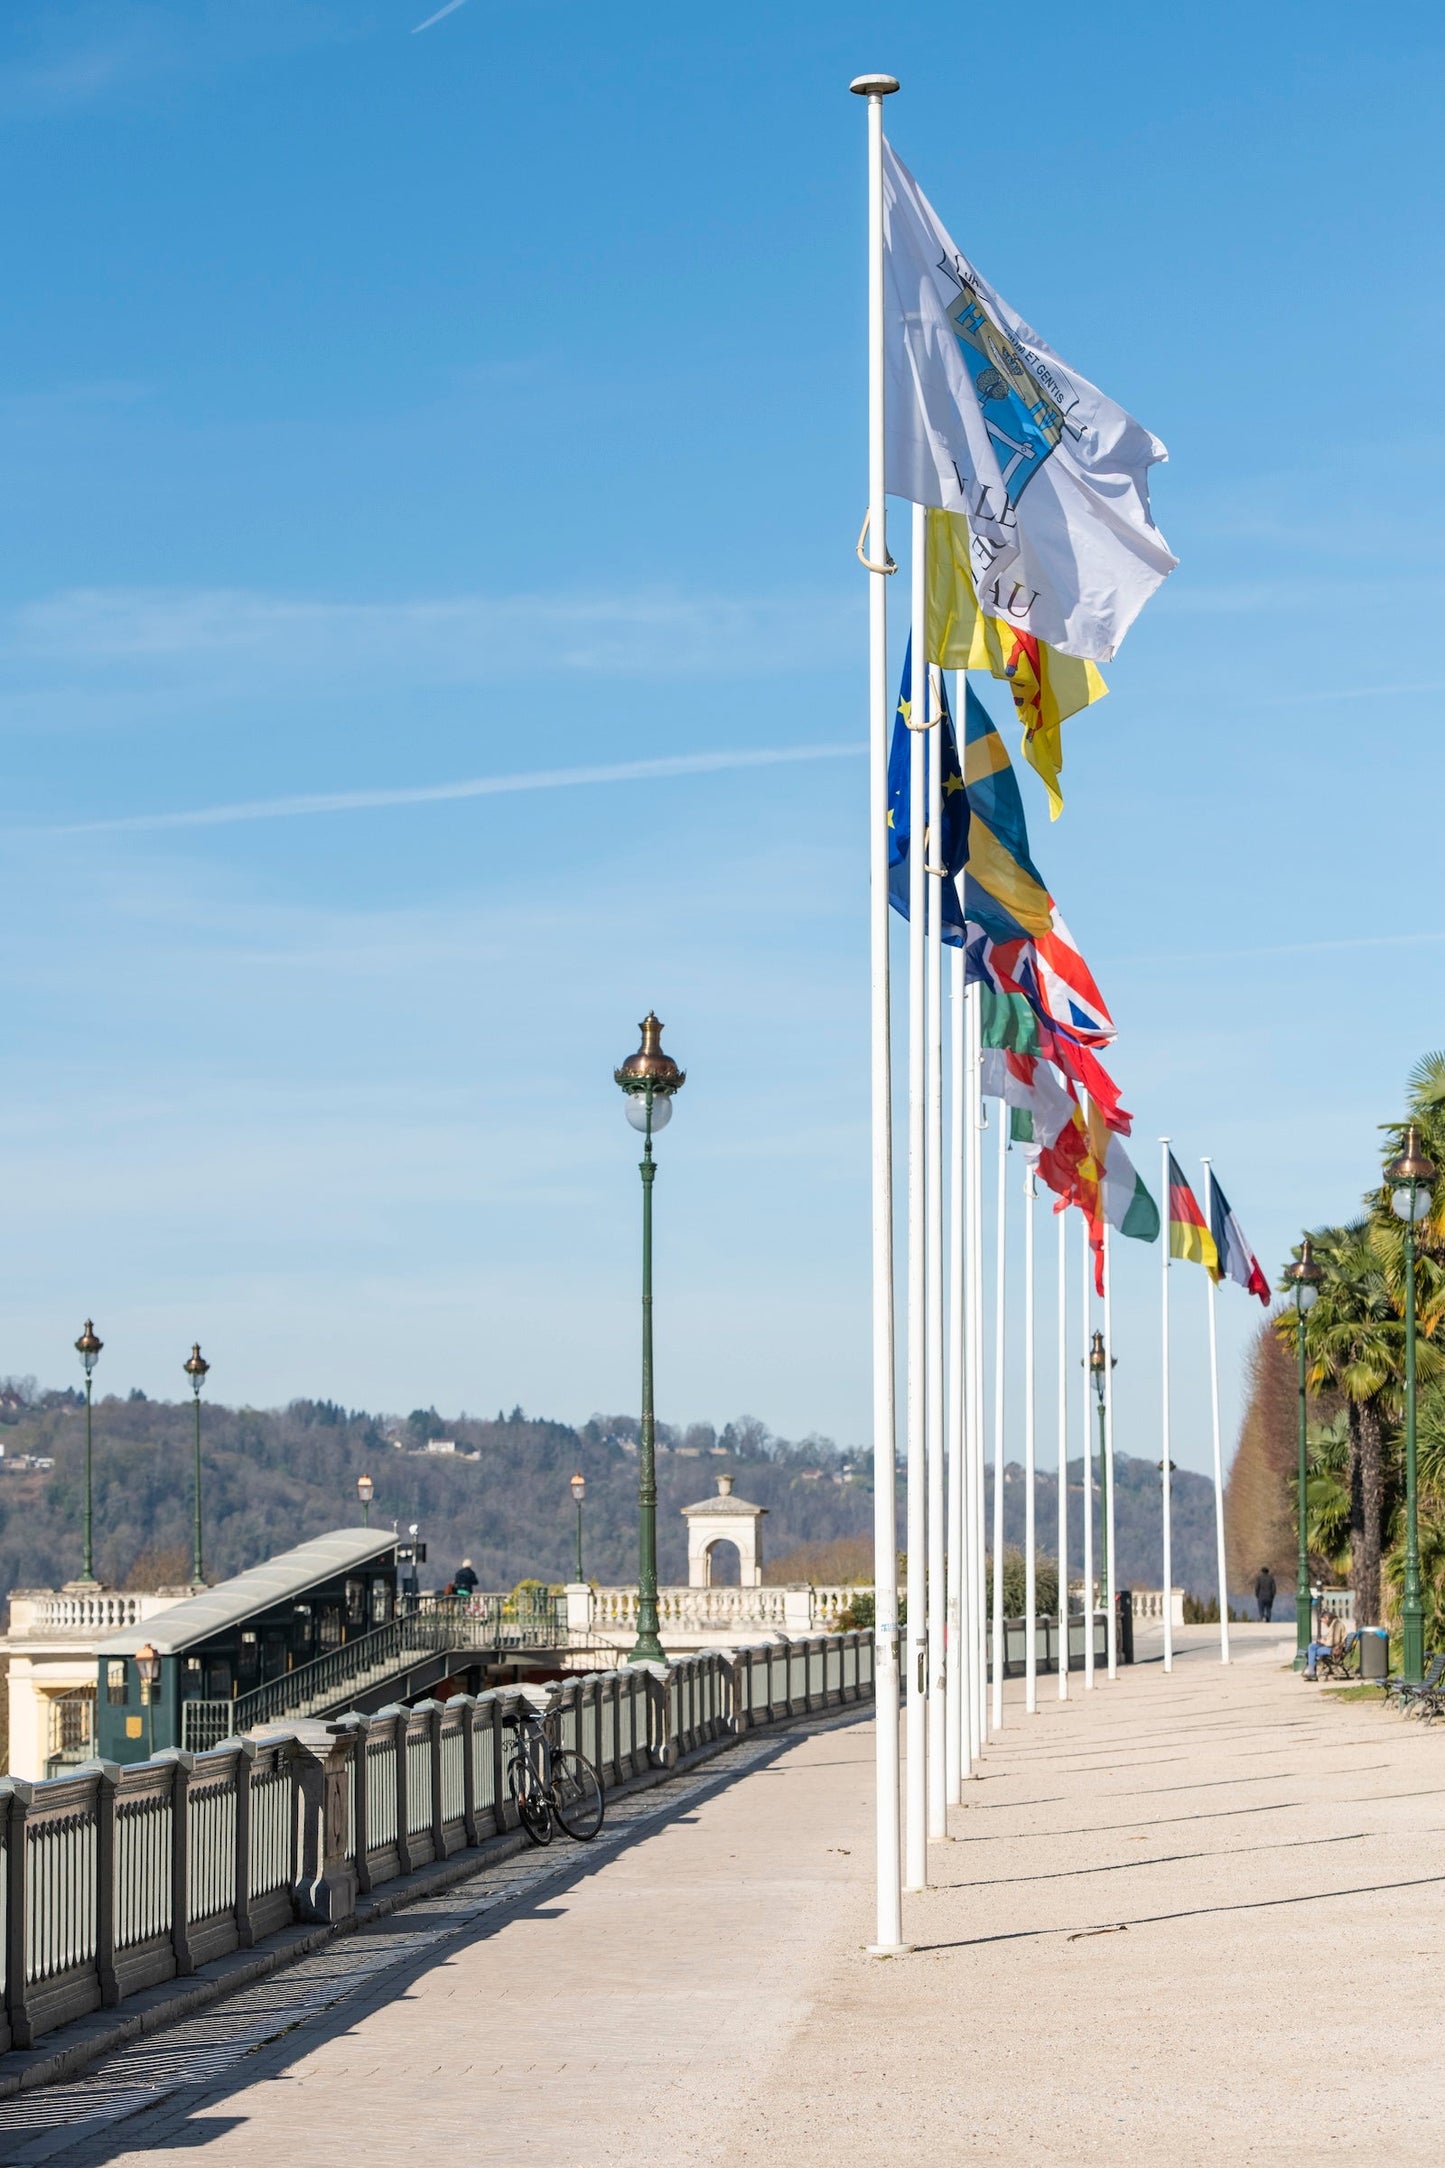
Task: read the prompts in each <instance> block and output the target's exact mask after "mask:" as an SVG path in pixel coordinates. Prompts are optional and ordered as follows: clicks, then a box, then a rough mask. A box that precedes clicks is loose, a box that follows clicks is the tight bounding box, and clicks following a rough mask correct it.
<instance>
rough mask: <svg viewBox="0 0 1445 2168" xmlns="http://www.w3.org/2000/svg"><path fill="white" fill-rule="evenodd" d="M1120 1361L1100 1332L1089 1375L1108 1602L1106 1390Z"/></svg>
mask: <svg viewBox="0 0 1445 2168" xmlns="http://www.w3.org/2000/svg"><path fill="white" fill-rule="evenodd" d="M1118 1359H1119V1358H1118V1357H1117V1356H1115V1357H1114V1358H1113V1361H1112V1362H1111V1360H1110V1358H1109V1357H1108V1355H1106V1354H1105V1352H1104V1335H1103V1334H1102V1333H1101V1332H1096V1333H1095V1334H1094V1336H1093V1340H1092V1342H1091V1344H1090V1347H1089V1375H1090V1377H1091V1378H1092V1379H1093V1381H1094V1399H1095V1402H1096V1403H1097V1405H1098V1410H1099V1511H1100V1516H1101V1526H1100V1530H1099V1561H1100V1566H1099V1582H1100V1586H1101V1587H1102V1588H1103V1589H1104V1591H1105V1596H1106V1599H1107V1594H1108V1587H1109V1455H1108V1450H1107V1448H1106V1446H1105V1442H1104V1440H1105V1435H1106V1416H1105V1397H1106V1395H1105V1388H1106V1386H1107V1383H1108V1376H1109V1372H1110V1370H1111V1369H1112V1368H1113V1366H1114V1363H1116V1362H1117V1361H1118ZM1168 1600H1169V1599H1168V1597H1167V1596H1166V1597H1165V1602H1166V1603H1167V1602H1168ZM1104 1607H1105V1609H1106V1610H1107V1609H1108V1603H1107V1600H1106V1602H1105V1606H1104Z"/></svg>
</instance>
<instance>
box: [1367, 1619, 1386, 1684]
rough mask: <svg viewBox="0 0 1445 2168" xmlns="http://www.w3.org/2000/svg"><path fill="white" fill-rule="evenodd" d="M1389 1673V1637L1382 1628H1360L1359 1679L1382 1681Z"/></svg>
mask: <svg viewBox="0 0 1445 2168" xmlns="http://www.w3.org/2000/svg"><path fill="white" fill-rule="evenodd" d="M1389 1673H1390V1636H1389V1635H1388V1634H1387V1633H1386V1631H1385V1629H1384V1627H1383V1626H1362V1627H1361V1628H1360V1677H1361V1678H1362V1679H1384V1678H1388V1677H1389Z"/></svg>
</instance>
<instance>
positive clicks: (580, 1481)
mask: <svg viewBox="0 0 1445 2168" xmlns="http://www.w3.org/2000/svg"><path fill="white" fill-rule="evenodd" d="M570 1489H571V1492H572V1496H573V1497H574V1498H575V1499H576V1501H577V1579H578V1580H579V1582H580V1581H581V1580H582V1578H583V1574H582V1501H583V1499H584V1498H585V1497H586V1496H587V1478H586V1476H585V1475H574V1476H573V1478H572V1482H571V1485H570Z"/></svg>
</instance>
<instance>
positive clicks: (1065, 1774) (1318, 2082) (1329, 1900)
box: [0, 1628, 1445, 2168]
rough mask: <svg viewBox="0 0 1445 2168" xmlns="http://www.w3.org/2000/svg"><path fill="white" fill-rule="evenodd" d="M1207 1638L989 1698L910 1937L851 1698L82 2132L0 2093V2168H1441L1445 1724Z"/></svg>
mask: <svg viewBox="0 0 1445 2168" xmlns="http://www.w3.org/2000/svg"><path fill="white" fill-rule="evenodd" d="M1216 1648H1217V1638H1216V1637H1214V1636H1213V1635H1211V1633H1210V1631H1209V1630H1208V1629H1197V1630H1196V1629H1186V1630H1185V1632H1184V1633H1183V1635H1182V1636H1181V1637H1180V1659H1179V1663H1178V1666H1177V1668H1176V1670H1175V1672H1174V1673H1173V1675H1172V1676H1170V1677H1166V1676H1165V1674H1164V1672H1163V1670H1162V1667H1161V1666H1160V1665H1159V1663H1158V1662H1157V1661H1155V1662H1149V1661H1144V1662H1141V1663H1140V1664H1138V1665H1137V1666H1136V1667H1135V1668H1134V1669H1133V1670H1132V1671H1126V1672H1125V1673H1124V1674H1123V1675H1122V1676H1121V1677H1120V1679H1119V1680H1118V1681H1117V1682H1116V1683H1115V1684H1113V1685H1110V1684H1108V1683H1107V1682H1105V1681H1102V1680H1101V1682H1100V1684H1099V1686H1098V1688H1097V1689H1096V1691H1095V1692H1094V1693H1093V1694H1092V1695H1090V1696H1087V1697H1085V1696H1084V1694H1083V1693H1082V1690H1081V1681H1079V1680H1078V1679H1077V1678H1075V1680H1074V1681H1073V1682H1072V1684H1073V1688H1074V1694H1073V1698H1072V1699H1071V1700H1070V1702H1069V1703H1067V1704H1066V1705H1061V1704H1060V1703H1059V1702H1058V1700H1057V1698H1056V1689H1055V1682H1054V1681H1052V1680H1046V1681H1042V1682H1041V1709H1040V1713H1039V1715H1038V1716H1037V1717H1036V1718H1033V1719H1027V1718H1025V1716H1024V1715H1023V1712H1022V1708H1021V1706H1020V1704H1019V1700H1018V1696H1017V1694H1016V1693H1015V1691H1014V1690H1013V1689H1011V1690H1010V1698H1009V1706H1008V1711H1007V1722H1006V1726H1005V1730H1004V1732H1003V1734H1002V1735H1001V1737H1000V1738H999V1739H998V1740H997V1741H996V1742H995V1744H994V1745H993V1746H991V1747H990V1749H989V1751H988V1755H987V1759H986V1763H985V1765H984V1772H983V1774H982V1776H981V1777H980V1778H979V1780H978V1781H976V1782H975V1783H973V1784H971V1785H970V1786H969V1802H968V1804H967V1805H966V1806H965V1807H963V1808H962V1809H960V1810H958V1811H956V1812H955V1814H954V1816H953V1838H952V1841H951V1842H950V1843H948V1844H947V1845H941V1846H937V1847H935V1848H934V1852H933V1855H932V1857H933V1867H934V1872H935V1874H936V1876H937V1882H938V1886H937V1887H935V1888H933V1889H931V1890H929V1891H927V1892H924V1893H921V1894H919V1895H916V1896H912V1897H910V1898H909V1899H908V1900H907V1909H906V1924H907V1931H908V1932H909V1933H910V1935H912V1936H913V1937H914V1939H915V1941H916V1943H917V1949H916V1951H915V1954H913V1955H912V1956H910V1957H907V1958H904V1959H898V1960H894V1961H891V1962H888V1963H879V1962H878V1961H876V1960H874V1959H870V1958H869V1957H867V1956H866V1954H865V1952H864V1947H863V1945H864V1944H865V1943H866V1942H867V1940H868V1939H869V1936H870V1934H871V1929H872V1886H871V1878H872V1861H871V1837H872V1805H871V1787H872V1741H871V1735H870V1723H871V1719H868V1718H864V1719H862V1720H858V1719H854V1718H853V1717H852V1716H851V1714H840V1715H839V1716H837V1717H833V1718H829V1719H821V1720H817V1721H815V1722H813V1723H811V1724H808V1725H800V1726H799V1727H798V1729H797V1731H796V1732H794V1733H793V1734H791V1735H788V1736H786V1737H783V1738H781V1739H780V1738H778V1737H776V1736H774V1737H770V1738H768V1739H766V1740H763V1739H758V1740H754V1741H747V1742H744V1744H743V1745H742V1746H741V1747H740V1748H739V1749H738V1750H737V1752H736V1756H735V1757H734V1756H729V1757H726V1758H725V1760H724V1762H723V1763H722V1764H718V1763H714V1764H711V1765H709V1766H708V1767H707V1768H705V1769H702V1770H699V1771H697V1772H695V1773H694V1774H693V1775H692V1776H691V1777H687V1778H684V1779H681V1780H678V1782H679V1785H680V1786H682V1787H684V1788H685V1789H684V1790H679V1791H674V1788H673V1787H671V1786H669V1787H666V1788H665V1790H666V1791H667V1792H668V1793H670V1794H671V1795H672V1796H671V1797H670V1798H667V1799H664V1797H663V1795H662V1794H659V1793H657V1792H653V1793H648V1794H643V1795H639V1796H638V1797H636V1798H635V1799H633V1800H631V1801H628V1802H623V1803H621V1806H622V1808H623V1810H625V1817H626V1820H625V1821H624V1819H623V1816H622V1815H621V1814H620V1815H619V1820H618V1823H617V1825H616V1827H615V1829H614V1832H613V1834H612V1836H611V1838H610V1839H609V1849H608V1850H607V1851H606V1853H605V1854H603V1855H601V1856H600V1857H599V1856H598V1854H597V1853H596V1851H595V1849H594V1850H592V1851H584V1850H581V1849H578V1848H572V1847H569V1848H568V1850H567V1852H566V1853H565V1854H564V1853H562V1852H561V1851H560V1850H558V1851H556V1852H554V1853H552V1854H548V1855H533V1856H529V1857H526V1858H524V1859H522V1860H520V1861H516V1862H510V1863H507V1865H506V1866H504V1867H501V1868H498V1869H495V1870H492V1871H491V1872H490V1873H489V1874H488V1875H486V1876H483V1877H478V1878H477V1881H476V1882H475V1883H468V1884H466V1885H463V1886H462V1887H460V1888H458V1889H455V1890H452V1891H450V1892H447V1893H444V1894H443V1895H442V1896H439V1897H438V1898H436V1899H435V1900H433V1902H432V1907H431V1910H432V1915H433V1916H432V1917H431V1918H430V1919H428V1918H427V1917H426V1916H425V1915H426V1908H423V1907H415V1908H412V1909H411V1910H409V1911H407V1912H404V1913H401V1914H398V1915H396V1916H395V1918H393V1919H392V1920H391V1921H390V1922H385V1923H379V1924H378V1927H377V1928H376V1929H373V1930H368V1931H367V1932H366V1933H363V1934H361V1935H358V1936H356V1937H354V1938H349V1939H348V1941H347V1942H346V1943H343V1944H336V1945H332V1946H331V1948H330V1949H329V1950H328V1951H326V1952H323V1953H319V1956H320V1958H321V1959H324V1960H325V1962H326V1964H328V1965H329V1966H330V1967H331V1968H332V1973H331V1977H330V1979H329V1980H327V1979H325V1978H323V1977H322V1975H321V1974H320V1973H318V1974H317V1976H316V1977H315V1978H313V1979H311V1980H309V1981H308V1982H303V1986H304V1987H305V1989H306V1992H305V1994H303V1995H302V1997H301V1998H300V1999H299V2001H298V2002H297V2003H296V2004H295V2005H294V2006H293V2008H292V2010H291V2014H290V2015H289V2016H281V2015H279V2014H278V2012H277V2011H276V2010H272V2011H271V2014H270V2016H269V2018H266V2019H265V2020H264V2022H263V2021H262V2019H261V2018H259V2017H258V2016H257V2015H256V2013H255V2012H251V2011H248V2010H246V2009H242V2008H240V2007H238V2005H239V2004H240V2003H241V2001H242V1998H237V2003H236V2004H231V2005H227V2006H226V2008H225V2009H224V2010H220V2011H217V2012H213V2013H211V2014H209V2016H208V2017H207V2018H206V2019H205V2020H202V2021H198V2024H200V2025H202V2026H204V2027H207V2028H209V2030H208V2031H207V2032H206V2034H205V2037H204V2038H201V2037H199V2035H198V2037H197V2040H196V2041H195V2043H194V2044H193V2046H192V2048H191V2050H190V2053H191V2057H192V2061H191V2064H190V2065H189V2066H187V2064H186V2049H185V2045H184V2042H181V2043H180V2044H179V2045H178V2044H177V2036H178V2035H180V2034H182V2033H183V2032H184V2031H185V2030H186V2028H176V2030H175V2032H173V2033H171V2034H163V2035H158V2036H156V2037H155V2038H154V2039H153V2040H151V2041H147V2042H143V2043H140V2044H139V2045H138V2046H137V2047H136V2048H135V2049H134V2050H131V2051H128V2054H129V2056H130V2057H132V2058H134V2060H130V2061H128V2059H127V2055H126V2054H122V2055H118V2056H116V2057H114V2058H112V2064H113V2066H114V2067H113V2068H111V2069H109V2071H108V2072H106V2073H102V2072H97V2073H96V2076H95V2080H94V2081H93V2082H96V2083H100V2082H101V2081H102V2079H103V2081H104V2084H105V2085H106V2086H108V2087H109V2095H110V2097H109V2105H100V2104H98V2105H97V2112H96V2117H95V2120H93V2121H92V2122H91V2124H90V2126H89V2129H88V2130H86V2131H85V2132H83V2133H82V2132H80V2131H79V2130H78V2129H77V2128H76V2126H74V2124H71V2125H70V2126H69V2127H66V2126H65V2125H64V2124H63V2123H57V2124H54V2125H52V2126H51V2127H48V2128H45V2129H42V2128H41V2127H40V2123H41V2117H40V2112H39V2111H40V2110H41V2109H42V2108H43V2106H44V2104H45V2103H46V2102H47V2100H49V2099H50V2098H51V2096H50V2095H44V2094H42V2095H38V2096H32V2098H31V2099H30V2101H29V2102H28V2103H27V2102H22V2101H16V2102H13V2103H9V2104H7V2106H8V2107H9V2108H10V2109H13V2110H14V2111H15V2112H16V2114H17V2116H18V2115H21V2114H23V2113H29V2115H30V2116H31V2122H30V2124H29V2126H28V2127H26V2128H24V2129H22V2128H21V2127H20V2125H19V2124H18V2123H17V2124H16V2125H14V2126H13V2128H12V2131H11V2136H10V2138H9V2139H8V2140H7V2139H6V2137H5V2133H4V2126H0V2161H3V2162H5V2163H7V2164H8V2163H20V2162H22V2161H24V2162H30V2161H39V2160H40V2159H42V2158H43V2159H46V2160H49V2161H53V2162H56V2163H62V2164H64V2168H99V2164H101V2163H105V2164H107V2168H141V2164H142V2163H144V2164H146V2168H161V2164H169V2163H171V2162H173V2160H174V2159H175V2157H176V2155H177V2154H178V2153H182V2154H184V2156H185V2157H186V2158H187V2159H188V2160H195V2161H197V2162H198V2163H203V2164H205V2168H253V2164H254V2168H261V2164H265V2168H275V2163H276V2162H278V2161H286V2162H294V2163H297V2164H298V2168H331V2164H333V2163H335V2164H343V2163H344V2164H345V2168H362V2164H365V2163H370V2162H378V2163H380V2162H387V2163H390V2162H391V2161H392V2160H394V2159H395V2158H396V2157H397V2155H398V2153H401V2154H403V2155H411V2154H420V2155H424V2156H425V2157H427V2158H430V2159H436V2158H444V2159H446V2160H448V2161H458V2162H465V2163H476V2164H478V2168H493V2164H507V2168H511V2164H522V2163H529V2164H535V2168H613V2164H621V2163H624V2162H625V2163H628V2164H629V2168H664V2164H666V2168H692V2164H699V2168H701V2164H704V2163H709V2164H711V2163H727V2164H728V2168H762V2164H763V2163H767V2164H768V2168H810V2164H813V2163H818V2164H823V2163H826V2164H827V2168H838V2164H839V2163H848V2162H853V2161H858V2160H862V2159H865V2158H871V2159H876V2160H880V2161H884V2162H887V2163H888V2164H889V2168H893V2164H895V2163H896V2164H904V2163H907V2164H908V2168H934V2164H938V2168H943V2164H944V2163H948V2164H950V2168H952V2164H954V2163H957V2162H961V2161H984V2162H1009V2163H1030V2164H1036V2163H1037V2164H1044V2168H1051V2164H1054V2163H1058V2164H1063V2163H1066V2162H1067V2163H1070V2164H1072V2163H1078V2162H1096V2161H1097V2162H1103V2161H1109V2162H1119V2163H1126V2164H1130V2168H1133V2164H1140V2163H1142V2164H1153V2163H1156V2162H1157V2163H1160V2164H1163V2163H1169V2164H1172V2168H1194V2164H1196V2163H1198V2164H1200V2168H1203V2164H1205V2163H1208V2164H1210V2168H1217V2164H1219V2163H1221V2162H1225V2163H1230V2164H1244V2168H1250V2164H1254V2163H1259V2164H1261V2168H1263V2164H1265V2163H1270V2164H1273V2163H1279V2162H1288V2163H1293V2162H1301V2163H1303V2162H1305V2161H1308V2162H1310V2163H1311V2164H1317V2163H1319V2162H1321V2161H1326V2162H1328V2161H1331V2160H1346V2159H1348V2160H1350V2161H1351V2162H1355V2163H1363V2162H1372V2161H1375V2160H1384V2159H1388V2160H1390V2161H1391V2162H1395V2163H1399V2162H1416V2161H1424V2160H1426V2159H1427V2158H1428V2159H1430V2160H1431V2161H1432V2162H1433V2161H1434V2160H1435V2159H1436V2158H1437V2157H1438V2154H1439V2122H1440V2106H1441V2095H1442V2090H1445V2088H1442V2084H1441V2081H1440V2079H1439V2077H1438V2074H1437V2072H1438V2064H1439V2057H1440V2043H1441V2040H1442V2039H1445V1902H1442V1901H1445V1865H1442V1859H1441V1849H1440V1846H1439V1845H1437V1843H1436V1841H1435V1840H1436V1838H1437V1837H1439V1836H1440V1835H1441V1834H1442V1824H1441V1820H1440V1816H1441V1812H1442V1810H1445V1732H1439V1731H1434V1732H1432V1731H1429V1730H1426V1729H1425V1728H1423V1727H1421V1726H1420V1725H1418V1724H1414V1723H1409V1722H1406V1721H1403V1720H1401V1719H1399V1718H1397V1717H1394V1716H1392V1715H1389V1714H1388V1713H1386V1712H1383V1711H1381V1710H1379V1709H1378V1708H1377V1707H1375V1706H1373V1705H1368V1706H1367V1705H1361V1704H1349V1703H1346V1704H1341V1703H1338V1702H1331V1700H1330V1699H1329V1697H1328V1696H1327V1695H1326V1694H1324V1693H1323V1692H1322V1691H1321V1690H1320V1689H1318V1688H1314V1687H1310V1686H1307V1685H1305V1684H1304V1683H1303V1682H1302V1681H1301V1680H1299V1679H1298V1678H1296V1677H1295V1676H1293V1675H1292V1674H1291V1673H1290V1672H1289V1670H1288V1669H1287V1668H1285V1665H1284V1664H1283V1663H1282V1662H1281V1652H1283V1654H1284V1655H1285V1657H1286V1658H1287V1654H1288V1650H1287V1647H1286V1644H1285V1643H1284V1642H1283V1641H1282V1639H1281V1636H1280V1632H1279V1629H1278V1628H1275V1629H1272V1630H1269V1629H1251V1630H1249V1631H1247V1632H1246V1633H1244V1634H1242V1635H1241V1636H1240V1640H1239V1644H1238V1654H1239V1658H1240V1661H1239V1662H1238V1663H1236V1664H1235V1665H1234V1666H1232V1667H1231V1669H1230V1670H1229V1671H1228V1672H1225V1671H1222V1670H1221V1668H1220V1667H1219V1666H1218V1664H1217V1663H1215V1662H1213V1661H1212V1660H1211V1658H1212V1655H1213V1652H1214V1650H1215V1649H1216ZM1140 1654H1141V1656H1143V1657H1145V1658H1147V1657H1148V1656H1149V1654H1150V1650H1149V1648H1148V1646H1147V1645H1146V1644H1144V1643H1142V1641H1141V1647H1140ZM386 1936H390V1937H393V1938H396V1939H395V1940H394V1942H393V1945H392V1949H391V1951H390V1952H388V1951H387V1950H386V1948H384V1946H383V1944H384V1940H385V1937H386ZM315 1962H317V1961H316V1960H308V1963H315ZM302 1970H303V1968H301V1967H298V1968H296V1972H295V1973H293V1974H290V1975H286V1976H284V1977H285V1978H288V1979H292V1980H294V1979H296V1978H297V1976H298V1975H299V1974H300V1973H301V1972H302ZM281 1986H282V1982H281V1981H279V1980H278V1981H276V1982H268V1983H266V1984H265V1988H264V1990H257V1991H255V1992H256V1993H257V1994H262V1993H268V1994H270V1995H271V1996H272V1997H273V1999H274V1997H275V1996H276V1995H277V1993H278V1992H279V1991H280V1990H281ZM281 2023H287V2024H289V2025H290V2026H291V2027H292V2028H293V2029H291V2030H289V2031H287V2032H285V2034H284V2036H283V2037H281V2038H275V2037H273V2035H274V2033H275V2031H276V2030H277V2029H278V2026H279V2024H281ZM268 2025H269V2027H270V2033H269V2034H267V2026H268ZM248 2027H249V2030H248ZM263 2034H264V2035H266V2039H265V2040H264V2042H263V2043H262V2044H258V2036H260V2035H263ZM168 2049H169V2051H170V2056H171V2059H170V2061H169V2062H168V2063H166V2062H165V2060H164V2058H165V2056H166V2053H167V2051H168ZM207 2054H210V2055H211V2056H213V2057H215V2058H219V2064H218V2063H217V2062H216V2061H214V2060H213V2061H212V2062H210V2063H208V2062H207V2061H206V2060H205V2057H206V2055H207ZM147 2055H149V2056H150V2057H151V2058H152V2061H151V2063H150V2065H149V2066H147V2065H146V2064H145V2062H144V2060H143V2059H144V2058H145V2057H146V2056H147ZM157 2057H160V2058H161V2062H160V2063H157V2061H156V2060H155V2059H156V2058H157ZM127 2082H129V2084H130V2088H131V2090H130V2093H129V2095H127V2096H126V2097H125V2098H124V2099H123V2098H122V2095H123V2094H124V2093H125V2088H126V2085H127ZM147 2084H155V2085H157V2086H164V2088H165V2092H164V2097H163V2098H161V2099H160V2101H159V2104H158V2105H157V2106H156V2107H154V2108H152V2109H149V2110H148V2111H143V2112H140V2113H135V2112H134V2108H135V2105H136V2099H137V2096H140V2097H144V2094H143V2088H144V2087H145V2086H146V2085H147ZM72 2090H73V2089H71V2088H55V2089H53V2092H54V2094H55V2095H60V2094H63V2093H66V2092H70V2091H72ZM122 2116H123V2119H122Z"/></svg>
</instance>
